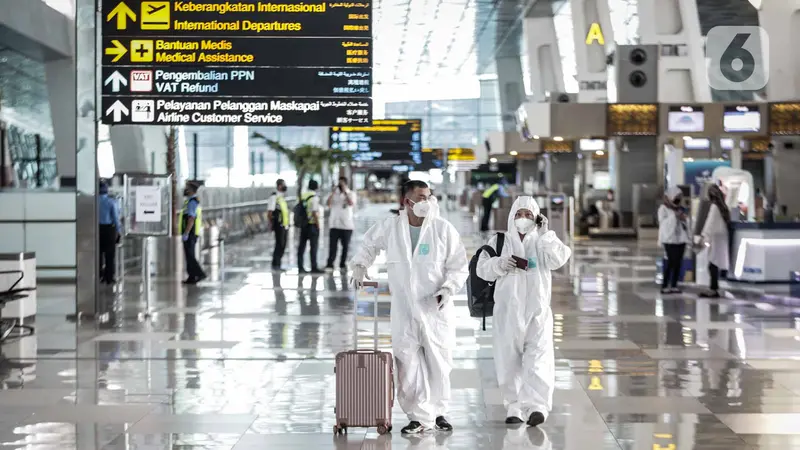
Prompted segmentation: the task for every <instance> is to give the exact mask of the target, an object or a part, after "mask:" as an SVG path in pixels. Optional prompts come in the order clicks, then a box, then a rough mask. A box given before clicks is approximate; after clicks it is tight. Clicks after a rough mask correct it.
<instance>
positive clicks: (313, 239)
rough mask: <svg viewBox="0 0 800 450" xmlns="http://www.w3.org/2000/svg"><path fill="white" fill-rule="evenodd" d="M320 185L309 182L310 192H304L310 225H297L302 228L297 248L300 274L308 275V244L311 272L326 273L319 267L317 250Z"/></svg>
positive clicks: (303, 200) (312, 181) (302, 197)
mask: <svg viewBox="0 0 800 450" xmlns="http://www.w3.org/2000/svg"><path fill="white" fill-rule="evenodd" d="M317 189H319V183H318V182H317V180H311V181H309V182H308V191H306V192H303V194H302V195H301V196H300V201H301V202H303V204H304V205H305V208H306V214H307V215H308V223H306V224H302V225H301V224H295V225H296V226H297V227H298V228H300V239H299V242H298V246H297V270H298V271H299V272H300V273H308V271H307V270H306V269H305V267H304V265H303V259H305V253H306V243H308V244H309V251H308V253H309V256H310V257H311V272H310V273H313V274H320V273H325V272H324V271H322V270H320V268H319V266H318V265H317V249H318V248H319V222H320V220H319V219H320V209H321V208H320V201H319V198H318V197H317Z"/></svg>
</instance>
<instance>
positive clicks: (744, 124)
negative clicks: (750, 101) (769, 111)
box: [722, 105, 761, 133]
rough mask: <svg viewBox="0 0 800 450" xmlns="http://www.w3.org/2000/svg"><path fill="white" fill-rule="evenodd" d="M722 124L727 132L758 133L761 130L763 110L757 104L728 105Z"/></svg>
mask: <svg viewBox="0 0 800 450" xmlns="http://www.w3.org/2000/svg"><path fill="white" fill-rule="evenodd" d="M722 125H723V129H724V130H725V132H726V133H758V132H759V131H761V111H759V109H758V107H757V106H746V105H738V106H726V107H725V112H724V115H723V117H722Z"/></svg>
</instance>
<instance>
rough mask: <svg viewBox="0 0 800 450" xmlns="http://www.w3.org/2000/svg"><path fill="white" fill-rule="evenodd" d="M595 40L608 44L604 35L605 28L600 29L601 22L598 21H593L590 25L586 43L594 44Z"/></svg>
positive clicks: (601, 43)
mask: <svg viewBox="0 0 800 450" xmlns="http://www.w3.org/2000/svg"><path fill="white" fill-rule="evenodd" d="M595 42H597V43H598V44H600V45H606V38H605V37H604V36H603V30H601V29H600V24H599V23H597V22H594V23H592V25H591V26H590V27H589V32H588V33H586V45H592V44H593V43H595Z"/></svg>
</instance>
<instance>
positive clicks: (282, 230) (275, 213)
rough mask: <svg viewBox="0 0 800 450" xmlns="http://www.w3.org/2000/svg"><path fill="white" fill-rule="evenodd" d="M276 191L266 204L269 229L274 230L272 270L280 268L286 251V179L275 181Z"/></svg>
mask: <svg viewBox="0 0 800 450" xmlns="http://www.w3.org/2000/svg"><path fill="white" fill-rule="evenodd" d="M275 188H276V192H274V193H273V194H272V195H271V196H270V197H269V202H268V204H267V219H268V220H269V224H270V229H271V230H272V231H274V232H275V249H274V250H273V251H272V270H281V260H282V259H283V253H284V252H285V251H286V241H287V239H288V236H289V205H288V204H287V203H286V198H285V197H284V196H285V195H286V191H287V190H288V187H287V186H286V181H284V180H283V179H279V180H278V181H277V183H276V186H275Z"/></svg>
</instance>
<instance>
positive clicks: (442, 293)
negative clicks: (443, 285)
mask: <svg viewBox="0 0 800 450" xmlns="http://www.w3.org/2000/svg"><path fill="white" fill-rule="evenodd" d="M433 298H435V299H436V301H438V302H439V309H442V308H444V306H445V305H447V304H448V303H450V290H449V289H439V292H437V293H436V294H434V295H433ZM440 298H441V299H440Z"/></svg>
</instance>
